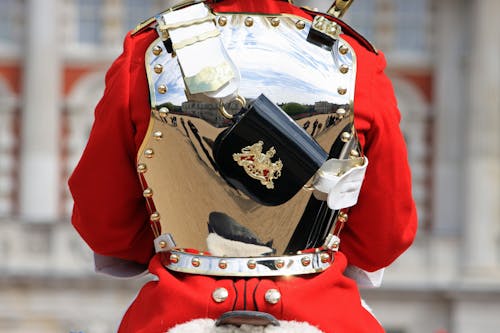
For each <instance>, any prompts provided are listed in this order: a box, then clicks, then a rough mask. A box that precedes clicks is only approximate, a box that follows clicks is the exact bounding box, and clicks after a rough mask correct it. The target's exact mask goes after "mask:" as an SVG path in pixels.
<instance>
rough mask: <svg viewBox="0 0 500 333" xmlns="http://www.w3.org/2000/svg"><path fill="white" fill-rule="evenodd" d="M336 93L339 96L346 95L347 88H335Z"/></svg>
mask: <svg viewBox="0 0 500 333" xmlns="http://www.w3.org/2000/svg"><path fill="white" fill-rule="evenodd" d="M337 92H338V93H339V94H340V95H345V94H346V93H347V88H344V87H338V88H337Z"/></svg>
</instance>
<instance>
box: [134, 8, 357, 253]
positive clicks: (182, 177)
mask: <svg viewBox="0 0 500 333" xmlns="http://www.w3.org/2000/svg"><path fill="white" fill-rule="evenodd" d="M252 18H253V21H252V25H251V26H247V25H245V20H246V19H247V15H240V14H235V15H225V20H219V22H225V24H223V26H221V25H220V24H219V25H218V29H219V30H220V32H221V36H222V40H223V43H224V45H225V47H226V49H227V52H228V53H229V55H230V57H231V58H232V60H233V61H234V63H235V64H236V65H237V67H238V68H239V70H240V73H241V87H240V90H239V93H240V95H241V96H243V97H244V98H245V99H246V100H247V101H251V100H253V99H255V98H257V97H258V96H259V95H260V94H265V96H267V97H268V98H269V99H270V100H271V101H273V102H274V103H276V104H277V105H278V106H280V107H281V108H282V109H283V110H284V111H285V112H286V113H288V115H290V116H291V117H292V118H293V119H294V120H295V121H296V122H297V123H298V124H299V125H300V126H301V127H303V128H304V129H305V130H306V131H307V133H309V135H310V136H311V137H312V138H314V139H315V140H316V141H317V142H318V143H319V144H320V145H321V146H322V147H323V149H324V150H325V151H326V152H327V153H329V154H330V156H331V157H337V158H338V157H346V156H348V155H349V151H350V150H351V149H352V148H353V146H352V145H353V141H355V140H349V134H350V135H351V137H353V136H354V128H353V112H352V105H353V96H354V83H355V77H356V62H355V54H354V51H353V49H352V48H351V46H349V44H348V43H347V42H346V41H345V40H343V39H342V38H339V39H338V40H337V41H336V42H335V44H334V46H333V49H332V50H330V51H328V50H326V49H322V48H321V47H318V46H317V45H314V44H312V43H309V42H308V41H307V40H306V38H307V33H308V30H309V28H310V24H311V23H310V22H305V21H303V20H302V19H299V18H297V17H293V16H282V17H280V18H279V24H276V22H277V21H276V17H268V16H263V15H252ZM247 22H248V21H247ZM203 56H206V55H200V57H203ZM146 68H147V71H148V80H149V84H150V92H151V104H152V113H151V115H152V116H151V122H150V125H149V130H148V132H147V135H146V137H145V139H144V142H143V144H142V146H141V148H140V150H139V154H138V170H139V172H140V177H141V180H142V182H143V186H144V195H145V197H146V198H147V202H148V206H149V209H150V212H151V219H152V221H153V222H155V223H159V224H160V226H161V232H160V231H159V230H157V231H156V232H157V233H170V234H171V235H172V236H173V239H174V241H175V243H176V245H177V247H179V248H196V249H198V250H202V251H205V250H206V238H207V235H208V228H207V222H208V219H209V216H210V215H211V214H212V215H213V214H214V213H217V214H219V213H221V214H222V215H224V216H226V217H228V218H230V219H232V221H235V222H236V223H238V224H240V225H242V226H244V227H245V228H247V229H249V230H251V231H252V232H253V233H254V234H255V235H256V237H257V238H258V239H260V241H261V242H262V243H267V244H270V242H271V241H272V247H273V248H274V249H275V251H276V254H283V253H288V252H291V251H296V250H299V249H302V248H308V247H315V246H319V245H321V244H322V242H323V241H324V239H325V237H326V235H327V233H328V232H329V231H330V230H329V226H331V223H332V221H333V220H334V219H335V218H336V214H337V212H335V211H331V210H329V209H328V208H327V206H326V203H324V202H322V201H318V200H316V199H314V197H313V196H312V194H311V192H310V191H309V190H308V189H307V188H304V189H302V190H300V191H299V192H298V193H296V194H295V196H293V197H292V198H291V199H290V200H288V201H287V202H285V203H283V204H281V205H278V206H264V205H261V204H258V203H257V202H255V201H253V200H252V199H250V198H249V197H247V196H246V195H244V194H243V193H241V191H238V190H237V189H235V188H234V187H232V186H228V184H227V182H226V181H225V180H224V179H223V178H222V177H221V175H220V173H219V172H218V169H217V165H216V163H215V161H214V157H213V151H212V148H213V144H214V142H215V140H216V138H217V136H218V135H219V134H220V133H221V132H222V131H223V130H225V129H226V128H228V126H230V125H231V121H230V120H228V119H227V118H225V117H223V116H222V115H221V114H220V112H219V111H218V105H217V104H216V103H206V102H198V101H188V100H187V98H186V95H185V87H184V82H183V78H182V75H181V71H180V68H179V65H178V63H177V60H176V58H175V56H174V57H173V56H172V55H171V54H169V53H168V52H167V51H166V49H165V47H164V45H163V43H162V42H161V41H160V40H159V39H158V40H157V41H155V42H154V43H153V44H152V45H151V46H150V48H149V49H148V50H147V54H146ZM235 107H238V106H235ZM229 111H230V112H233V113H234V112H235V111H236V110H232V111H231V110H229ZM345 132H347V133H348V134H346V133H345ZM342 134H344V135H342ZM346 136H347V138H348V139H347V140H346ZM256 144H258V143H257V142H256ZM354 144H355V143H354ZM257 148H258V147H257ZM246 153H248V152H246ZM261 153H262V154H263V155H265V154H266V153H268V152H266V151H262V152H261ZM276 160H277V159H276V158H273V160H272V161H271V159H270V160H269V161H268V162H269V163H272V162H274V163H275V162H276ZM268 162H266V163H268ZM270 165H271V166H273V164H270ZM236 167H240V166H238V165H237V164H236ZM274 167H277V166H276V165H274ZM256 172H257V173H258V172H261V173H262V172H263V171H262V170H257V171H256ZM274 172H276V170H274ZM257 175H259V174H257ZM261 176H262V175H261ZM257 178H258V177H257V176H256V179H255V181H256V182H259V181H261V180H259V179H257ZM268 190H269V191H272V188H269V189H268Z"/></svg>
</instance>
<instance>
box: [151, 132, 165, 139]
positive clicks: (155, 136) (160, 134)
mask: <svg viewBox="0 0 500 333" xmlns="http://www.w3.org/2000/svg"><path fill="white" fill-rule="evenodd" d="M153 138H155V139H156V140H161V139H163V133H162V132H161V131H155V132H154V133H153Z"/></svg>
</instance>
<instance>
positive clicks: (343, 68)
mask: <svg viewBox="0 0 500 333" xmlns="http://www.w3.org/2000/svg"><path fill="white" fill-rule="evenodd" d="M347 72H349V66H347V65H341V66H340V73H342V74H347Z"/></svg>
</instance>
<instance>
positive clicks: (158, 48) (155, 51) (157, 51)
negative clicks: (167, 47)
mask: <svg viewBox="0 0 500 333" xmlns="http://www.w3.org/2000/svg"><path fill="white" fill-rule="evenodd" d="M162 52H163V49H162V48H161V46H160V45H156V46H155V47H153V54H154V55H155V56H159V55H160V54H161V53H162Z"/></svg>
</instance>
